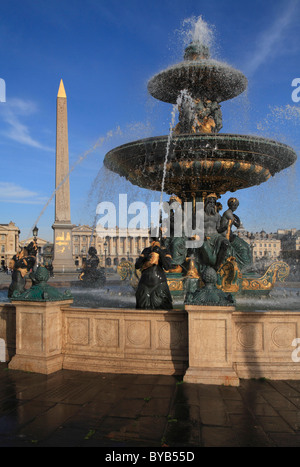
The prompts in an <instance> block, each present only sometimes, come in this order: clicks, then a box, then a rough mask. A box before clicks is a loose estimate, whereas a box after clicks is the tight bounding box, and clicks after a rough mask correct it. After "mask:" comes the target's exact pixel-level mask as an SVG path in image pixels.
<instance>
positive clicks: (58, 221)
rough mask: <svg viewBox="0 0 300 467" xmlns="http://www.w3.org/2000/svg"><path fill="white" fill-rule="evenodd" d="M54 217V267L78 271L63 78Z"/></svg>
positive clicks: (59, 98) (59, 115) (58, 102)
mask: <svg viewBox="0 0 300 467" xmlns="http://www.w3.org/2000/svg"><path fill="white" fill-rule="evenodd" d="M55 188H56V193H55V221H54V224H53V226H52V228H53V230H54V242H53V243H54V257H53V270H54V272H56V273H59V272H72V271H75V263H74V260H73V257H72V229H73V228H74V227H75V226H74V225H73V224H72V223H71V208H70V181H69V144H68V115H67V96H66V92H65V88H64V84H63V81H62V80H61V81H60V85H59V90H58V94H57V101H56V168H55Z"/></svg>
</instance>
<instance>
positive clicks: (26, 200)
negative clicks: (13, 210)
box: [0, 182, 46, 204]
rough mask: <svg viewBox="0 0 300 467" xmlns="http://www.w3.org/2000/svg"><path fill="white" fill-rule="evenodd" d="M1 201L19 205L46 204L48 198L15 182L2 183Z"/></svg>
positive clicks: (0, 187)
mask: <svg viewBox="0 0 300 467" xmlns="http://www.w3.org/2000/svg"><path fill="white" fill-rule="evenodd" d="M0 201H2V202H5V203H19V204H44V203H45V201H46V198H45V197H42V196H40V195H39V194H38V193H36V192H34V191H31V190H28V189H27V188H23V187H21V186H20V185H17V184H15V183H13V182H0Z"/></svg>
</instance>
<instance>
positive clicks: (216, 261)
mask: <svg viewBox="0 0 300 467" xmlns="http://www.w3.org/2000/svg"><path fill="white" fill-rule="evenodd" d="M216 203H217V195H216V194H214V193H211V194H209V195H208V196H207V197H206V199H205V203H204V242H203V245H202V246H201V247H200V248H199V251H198V261H199V267H200V271H201V269H203V268H204V267H205V266H211V267H213V268H214V269H215V270H218V269H219V267H220V266H221V264H223V262H224V260H225V257H226V253H227V249H228V247H229V240H228V239H227V238H226V237H224V235H222V232H223V229H224V230H225V228H224V227H221V215H220V213H219V212H218V209H217V206H216Z"/></svg>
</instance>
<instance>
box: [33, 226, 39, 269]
mask: <svg viewBox="0 0 300 467" xmlns="http://www.w3.org/2000/svg"><path fill="white" fill-rule="evenodd" d="M38 233H39V229H38V228H37V226H36V225H35V226H34V227H33V229H32V234H33V241H34V243H35V244H36V246H37V236H38ZM38 264H39V249H38V246H37V250H36V264H35V267H37V266H38Z"/></svg>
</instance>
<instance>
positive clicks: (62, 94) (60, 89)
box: [57, 79, 67, 98]
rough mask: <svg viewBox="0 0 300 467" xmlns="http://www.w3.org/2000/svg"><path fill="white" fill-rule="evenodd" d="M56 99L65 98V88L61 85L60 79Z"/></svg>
mask: <svg viewBox="0 0 300 467" xmlns="http://www.w3.org/2000/svg"><path fill="white" fill-rule="evenodd" d="M57 97H65V98H66V97H67V95H66V91H65V87H64V83H63V80H62V79H61V80H60V85H59V89H58V94H57Z"/></svg>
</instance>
